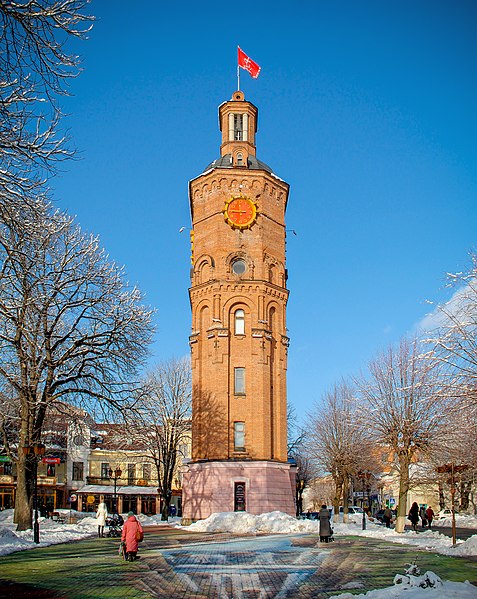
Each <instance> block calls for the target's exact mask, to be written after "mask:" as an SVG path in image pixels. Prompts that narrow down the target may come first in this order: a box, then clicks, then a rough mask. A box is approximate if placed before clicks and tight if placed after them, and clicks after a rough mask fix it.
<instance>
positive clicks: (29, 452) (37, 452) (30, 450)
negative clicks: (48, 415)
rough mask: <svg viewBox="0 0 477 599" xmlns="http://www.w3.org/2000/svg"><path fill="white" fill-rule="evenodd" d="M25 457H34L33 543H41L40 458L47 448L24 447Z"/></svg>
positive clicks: (41, 445) (40, 445) (42, 446)
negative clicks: (39, 502)
mask: <svg viewBox="0 0 477 599" xmlns="http://www.w3.org/2000/svg"><path fill="white" fill-rule="evenodd" d="M23 453H24V454H25V456H33V483H34V486H33V510H34V513H35V520H34V522H33V541H34V543H37V544H38V543H39V542H40V524H39V522H38V457H39V456H42V455H44V454H45V446H44V445H43V444H42V443H37V444H35V445H26V446H25V447H23Z"/></svg>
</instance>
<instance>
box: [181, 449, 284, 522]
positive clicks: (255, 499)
mask: <svg viewBox="0 0 477 599" xmlns="http://www.w3.org/2000/svg"><path fill="white" fill-rule="evenodd" d="M295 472H296V466H293V465H291V464H286V463H277V462H266V461H243V462H227V461H223V462H191V463H189V464H187V465H185V466H184V469H183V473H182V475H183V479H182V483H183V484H182V517H183V521H184V523H189V522H195V521H196V520H201V519H203V518H207V517H208V516H210V515H211V514H213V513H215V512H233V511H234V489H235V483H236V482H241V483H245V489H246V490H245V495H246V497H245V503H246V506H245V509H246V511H247V512H248V513H250V514H263V513H265V512H273V511H275V510H278V511H280V512H285V513H286V514H290V515H291V516H294V515H295Z"/></svg>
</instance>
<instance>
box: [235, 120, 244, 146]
mask: <svg viewBox="0 0 477 599" xmlns="http://www.w3.org/2000/svg"><path fill="white" fill-rule="evenodd" d="M234 139H235V141H240V140H242V139H243V117H242V115H241V114H234Z"/></svg>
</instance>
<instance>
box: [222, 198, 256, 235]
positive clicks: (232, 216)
mask: <svg viewBox="0 0 477 599" xmlns="http://www.w3.org/2000/svg"><path fill="white" fill-rule="evenodd" d="M223 213H224V217H225V222H226V223H227V224H229V225H230V226H231V227H232V228H233V229H249V228H250V227H251V226H252V225H253V224H254V222H255V221H256V220H257V214H258V210H257V205H256V203H255V202H254V201H253V200H251V199H250V198H246V197H244V196H234V197H232V198H230V200H227V201H226V202H225V208H224V210H223Z"/></svg>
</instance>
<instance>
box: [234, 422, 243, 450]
mask: <svg viewBox="0 0 477 599" xmlns="http://www.w3.org/2000/svg"><path fill="white" fill-rule="evenodd" d="M234 450H235V451H245V422H234Z"/></svg>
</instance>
